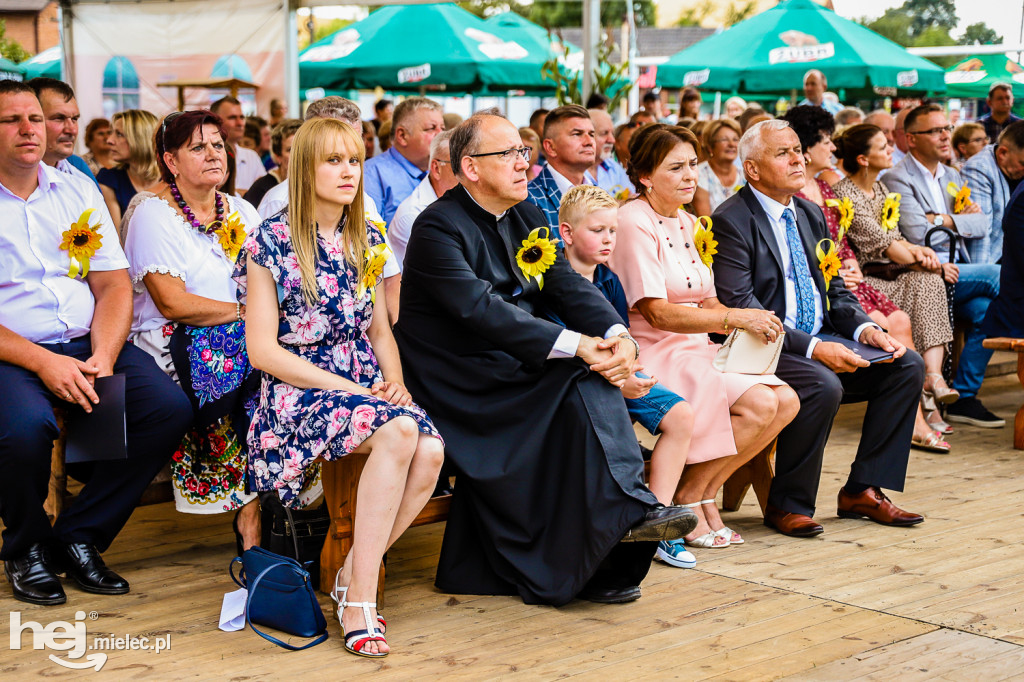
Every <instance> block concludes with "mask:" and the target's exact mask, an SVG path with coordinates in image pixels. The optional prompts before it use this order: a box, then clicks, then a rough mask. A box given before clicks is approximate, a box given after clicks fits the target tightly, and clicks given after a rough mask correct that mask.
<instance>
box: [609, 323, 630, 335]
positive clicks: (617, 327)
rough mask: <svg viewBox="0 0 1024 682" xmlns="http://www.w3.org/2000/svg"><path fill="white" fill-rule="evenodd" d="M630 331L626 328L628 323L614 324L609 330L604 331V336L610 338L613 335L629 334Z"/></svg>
mask: <svg viewBox="0 0 1024 682" xmlns="http://www.w3.org/2000/svg"><path fill="white" fill-rule="evenodd" d="M628 333H629V330H628V329H626V325H624V324H613V325H612V326H610V327H608V331H606V332H605V333H604V338H606V339H610V338H611V337H613V336H618V335H619V334H628Z"/></svg>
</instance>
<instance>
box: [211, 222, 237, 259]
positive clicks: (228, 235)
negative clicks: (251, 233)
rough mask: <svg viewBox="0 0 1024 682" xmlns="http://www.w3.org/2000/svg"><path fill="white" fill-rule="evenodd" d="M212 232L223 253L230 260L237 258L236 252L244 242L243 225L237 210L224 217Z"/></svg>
mask: <svg viewBox="0 0 1024 682" xmlns="http://www.w3.org/2000/svg"><path fill="white" fill-rule="evenodd" d="M213 233H214V234H215V235H217V243H219V244H220V248H221V249H222V250H223V251H224V254H225V255H226V256H227V257H228V258H229V259H230V260H232V261H234V260H237V258H238V252H239V251H241V250H242V244H243V243H245V225H243V224H242V216H241V215H240V214H239V213H238V211H235V212H234V213H232V214H231V215H229V216H228V217H227V218H225V219H224V222H223V223H221V225H220V227H218V228H217V229H216V230H214V231H213Z"/></svg>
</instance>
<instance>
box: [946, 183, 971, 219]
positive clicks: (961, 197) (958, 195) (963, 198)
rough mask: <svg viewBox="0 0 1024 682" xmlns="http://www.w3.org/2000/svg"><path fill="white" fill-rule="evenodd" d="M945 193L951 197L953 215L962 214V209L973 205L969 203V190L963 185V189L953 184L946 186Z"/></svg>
mask: <svg viewBox="0 0 1024 682" xmlns="http://www.w3.org/2000/svg"><path fill="white" fill-rule="evenodd" d="M946 192H948V193H949V195H950V196H951V197H953V213H963V212H964V209H965V208H967V207H968V206H970V205H971V204H973V203H974V202H973V201H971V188H970V187H968V186H967V183H966V182H965V183H964V186H963V187H957V186H956V183H955V182H951V183H949V184H948V185H946Z"/></svg>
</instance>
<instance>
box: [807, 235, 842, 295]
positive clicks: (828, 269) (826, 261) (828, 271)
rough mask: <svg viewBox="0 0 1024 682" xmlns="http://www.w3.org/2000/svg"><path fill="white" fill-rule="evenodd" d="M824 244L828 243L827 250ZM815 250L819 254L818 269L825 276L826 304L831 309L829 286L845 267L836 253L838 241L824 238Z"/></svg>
mask: <svg viewBox="0 0 1024 682" xmlns="http://www.w3.org/2000/svg"><path fill="white" fill-rule="evenodd" d="M822 244H826V245H827V250H826V249H822V248H821V245H822ZM814 251H815V253H816V254H817V256H818V269H819V270H821V276H822V277H824V278H825V305H826V306H827V308H828V310H831V309H832V303H831V302H830V301H829V299H828V287H829V284H830V283H831V282H832V278H833V277H835V276H836V275H838V274H839V268H841V267H843V263H842V261H840V260H839V256H837V255H836V243H835V242H834V241H832V240H831V239H822V240H821V241H820V242H818V245H817V246H815V247H814Z"/></svg>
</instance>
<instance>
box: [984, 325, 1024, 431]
mask: <svg viewBox="0 0 1024 682" xmlns="http://www.w3.org/2000/svg"><path fill="white" fill-rule="evenodd" d="M981 345H983V346H985V348H991V349H992V350H1006V351H1011V352H1013V353H1016V354H1017V380H1018V381H1020V383H1021V386H1024V339H1011V338H1007V337H1005V336H999V337H996V338H992V339H985V340H984V341H983V342H982V344H981ZM1013 447H1014V449H1016V450H1024V405H1021V407H1020V409H1019V410H1017V417H1016V419H1014V422H1013Z"/></svg>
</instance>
